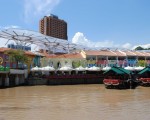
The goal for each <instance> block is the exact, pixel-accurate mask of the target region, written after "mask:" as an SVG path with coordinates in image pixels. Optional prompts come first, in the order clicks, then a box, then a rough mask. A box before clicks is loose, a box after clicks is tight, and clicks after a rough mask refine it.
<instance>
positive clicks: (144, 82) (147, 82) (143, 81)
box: [139, 78, 150, 86]
mask: <svg viewBox="0 0 150 120" xmlns="http://www.w3.org/2000/svg"><path fill="white" fill-rule="evenodd" d="M139 81H140V82H141V85H143V86H150V78H140V79H139Z"/></svg>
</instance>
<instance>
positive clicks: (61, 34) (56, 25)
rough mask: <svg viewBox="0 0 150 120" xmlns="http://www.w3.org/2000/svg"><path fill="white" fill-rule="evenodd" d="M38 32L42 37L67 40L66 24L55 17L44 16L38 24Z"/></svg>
mask: <svg viewBox="0 0 150 120" xmlns="http://www.w3.org/2000/svg"><path fill="white" fill-rule="evenodd" d="M39 31H40V33H42V34H44V35H48V36H52V37H55V38H59V39H64V40H68V36H67V22H65V21H64V20H61V19H59V18H58V16H56V15H51V16H44V18H42V19H41V20H40V22H39Z"/></svg>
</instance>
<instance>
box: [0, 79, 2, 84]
mask: <svg viewBox="0 0 150 120" xmlns="http://www.w3.org/2000/svg"><path fill="white" fill-rule="evenodd" d="M0 86H2V77H0Z"/></svg>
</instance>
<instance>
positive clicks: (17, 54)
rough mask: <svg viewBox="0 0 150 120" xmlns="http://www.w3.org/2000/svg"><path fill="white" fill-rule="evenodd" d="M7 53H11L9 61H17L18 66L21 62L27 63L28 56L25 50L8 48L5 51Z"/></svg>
mask: <svg viewBox="0 0 150 120" xmlns="http://www.w3.org/2000/svg"><path fill="white" fill-rule="evenodd" d="M5 54H8V55H9V61H10V62H16V63H17V68H18V64H19V63H22V64H24V63H27V62H28V57H27V56H26V55H25V52H24V51H23V50H12V49H11V50H7V51H5Z"/></svg>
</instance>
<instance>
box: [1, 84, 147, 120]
mask: <svg viewBox="0 0 150 120" xmlns="http://www.w3.org/2000/svg"><path fill="white" fill-rule="evenodd" d="M149 119H150V87H137V88H136V89H131V90H130V89H129V90H115V89H105V87H104V85H101V84H93V85H62V86H27V87H14V88H7V89H0V120H149Z"/></svg>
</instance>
